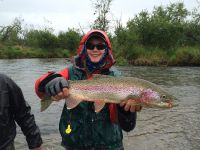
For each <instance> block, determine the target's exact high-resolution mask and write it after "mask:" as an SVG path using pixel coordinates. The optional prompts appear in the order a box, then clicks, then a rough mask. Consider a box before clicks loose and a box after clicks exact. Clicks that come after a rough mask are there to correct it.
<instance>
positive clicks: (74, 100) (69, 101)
mask: <svg viewBox="0 0 200 150" xmlns="http://www.w3.org/2000/svg"><path fill="white" fill-rule="evenodd" d="M81 101H82V100H80V98H78V97H72V96H69V97H68V98H66V99H65V103H66V105H67V109H73V108H75V107H76V106H78V104H79V103H80V102H81Z"/></svg>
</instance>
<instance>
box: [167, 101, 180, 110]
mask: <svg viewBox="0 0 200 150" xmlns="http://www.w3.org/2000/svg"><path fill="white" fill-rule="evenodd" d="M164 103H166V104H168V107H169V108H172V107H175V106H178V104H177V103H175V102H174V101H173V100H167V101H165V102H164Z"/></svg>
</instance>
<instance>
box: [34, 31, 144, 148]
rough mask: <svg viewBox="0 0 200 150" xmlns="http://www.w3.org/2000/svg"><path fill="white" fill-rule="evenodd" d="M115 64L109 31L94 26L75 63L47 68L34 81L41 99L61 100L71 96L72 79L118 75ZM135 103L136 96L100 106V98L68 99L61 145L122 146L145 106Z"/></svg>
mask: <svg viewBox="0 0 200 150" xmlns="http://www.w3.org/2000/svg"><path fill="white" fill-rule="evenodd" d="M114 64H115V60H114V58H113V54H112V47H111V43H110V40H109V38H108V36H107V34H106V33H105V32H104V31H101V30H91V31H89V32H88V33H87V34H86V35H85V36H84V37H83V38H82V40H81V42H80V45H79V48H78V50H77V56H75V57H74V58H73V60H72V65H70V66H67V68H65V69H63V70H62V71H60V72H58V73H55V72H48V73H47V74H46V75H44V76H42V77H40V78H39V79H38V80H37V81H36V84H35V90H36V93H37V95H38V96H39V97H40V99H42V100H41V102H43V101H44V102H45V99H48V98H51V100H54V101H60V100H62V99H65V98H67V97H70V83H69V81H73V80H88V81H89V80H90V79H92V78H93V77H94V74H100V75H107V76H118V72H117V71H116V70H115V69H113V67H112V66H113V65H114ZM107 84H108V85H109V83H107ZM88 88H89V87H88ZM100 88H101V87H100ZM108 90H109V89H108ZM91 92H92V91H91ZM77 94H78V93H77ZM100 94H101V93H100ZM80 97H81V96H79V97H75V98H77V99H78V98H80ZM94 103H95V105H94ZM134 103H135V100H133V99H128V100H126V101H122V102H120V103H119V104H114V103H106V104H105V105H101V106H103V107H99V106H100V104H101V101H100V100H99V101H95V102H94V101H92V100H91V101H82V102H80V103H79V104H78V105H77V104H76V103H75V101H74V103H73V100H71V101H70V100H68V99H66V103H65V105H64V108H63V111H62V114H61V118H60V123H59V130H60V134H61V136H62V143H61V145H62V146H63V147H64V148H65V150H123V149H124V147H123V142H122V140H123V134H122V130H124V131H127V132H129V131H131V130H133V129H134V128H135V125H136V116H137V115H136V112H138V111H141V109H142V107H141V106H140V105H133V104H134ZM72 106H73V107H72ZM97 108H99V109H98V110H97Z"/></svg>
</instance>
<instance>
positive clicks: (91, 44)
mask: <svg viewBox="0 0 200 150" xmlns="http://www.w3.org/2000/svg"><path fill="white" fill-rule="evenodd" d="M86 49H87V54H88V56H89V58H90V60H91V62H93V63H98V62H99V61H100V60H101V58H102V57H103V55H104V53H105V49H106V43H105V41H104V40H103V39H101V38H99V37H94V38H91V39H90V40H89V41H88V42H87V43H86Z"/></svg>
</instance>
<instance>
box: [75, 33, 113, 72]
mask: <svg viewBox="0 0 200 150" xmlns="http://www.w3.org/2000/svg"><path fill="white" fill-rule="evenodd" d="M93 34H98V35H100V36H102V37H103V38H104V40H105V42H106V44H107V54H106V57H105V64H104V65H103V66H101V67H100V68H98V70H103V69H109V68H111V66H112V65H114V64H115V60H114V58H113V54H112V47H111V43H110V40H109V38H108V35H107V34H106V33H105V32H104V31H101V30H97V29H96V30H91V31H89V32H88V33H87V34H86V35H85V36H84V37H83V38H82V40H81V42H80V44H79V47H78V49H77V56H75V57H74V59H73V60H72V63H73V65H74V66H75V67H77V68H79V69H82V70H87V67H86V65H85V61H86V57H87V52H86V48H85V43H86V41H87V40H88V38H90V37H91V35H93Z"/></svg>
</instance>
